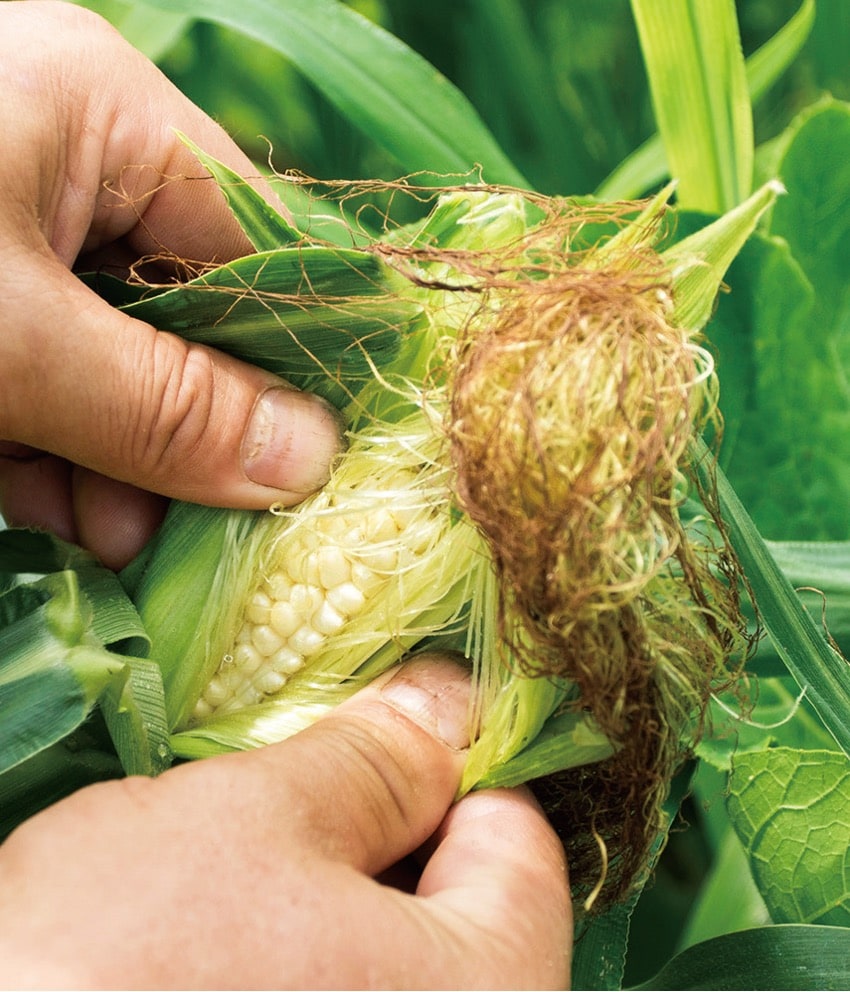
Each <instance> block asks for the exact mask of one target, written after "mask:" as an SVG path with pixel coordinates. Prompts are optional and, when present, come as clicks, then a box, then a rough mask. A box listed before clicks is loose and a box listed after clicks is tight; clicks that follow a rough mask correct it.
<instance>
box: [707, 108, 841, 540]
mask: <svg viewBox="0 0 850 992" xmlns="http://www.w3.org/2000/svg"><path fill="white" fill-rule="evenodd" d="M781 145H782V147H781V149H780V154H779V155H778V157H777V160H776V162H775V168H776V169H777V174H778V175H779V176H780V178H781V180H782V182H783V184H784V185H785V186H786V187H787V189H788V195H787V196H783V197H780V198H779V200H777V202H776V204H775V206H774V207H773V209H772V211H771V213H770V215H769V229H768V231H769V235H770V237H771V242H772V245H771V246H770V251H768V250H767V247H765V248H764V249H762V250H760V251H759V252H756V251H754V250H752V249H753V248H755V246H748V247H747V249H746V250H745V251H744V252H743V253H742V256H741V259H740V264H739V265H738V264H736V267H735V269H734V270H733V271H734V275H735V281H734V283H733V294H732V295H734V296H735V297H736V298H737V300H738V301H739V304H740V305H739V310H740V315H739V318H738V320H737V329H738V331H739V333H740V334H741V341H742V344H743V342H745V341H747V340H748V341H749V342H750V351H749V356H748V357H747V358H746V361H747V363H748V364H749V365H750V369H749V374H748V377H747V382H746V385H745V389H744V391H743V392H741V394H740V395H741V396H742V397H745V398H746V406H745V409H744V410H743V415H744V416H743V420H742V421H741V423H740V425H739V427H738V429H737V430H736V432H735V447H734V449H733V450H732V451H731V453H730V454H731V457H730V460H729V461H728V462H727V463H726V466H725V468H726V471H727V474H728V475H729V478H730V480H731V481H732V483H733V485H734V486H735V489H736V491H737V492H738V493H739V494H740V496H741V499H742V501H743V502H744V504H745V505H746V506H747V509H748V511H749V512H750V514H751V515H752V516H753V519H754V520H755V521H756V523H757V525H758V527H759V529H760V530H761V531H762V533H764V534H765V535H766V536H768V537H771V538H774V539H782V540H790V539H797V540H819V541H821V540H823V541H827V540H828V541H835V540H839V541H840V540H846V539H848V538H850V515H848V512H847V507H848V505H850V400H848V391H847V381H848V376H850V347H848V335H847V326H848V325H847V321H848V313H850V292H848V287H850V255H848V252H847V250H846V244H847V242H848V238H850V200H848V197H847V195H846V190H847V188H848V184H850V166H848V163H850V105H848V104H846V103H841V102H837V101H834V100H831V99H830V100H825V101H823V102H820V103H818V104H817V105H815V106H813V107H812V108H810V109H809V110H807V111H806V112H805V113H803V114H802V115H800V117H798V118H797V119H796V120H795V121H794V122H793V123H792V125H791V126H790V128H789V129H788V131H787V133H786V134H785V135H784V136H783V140H782V142H781ZM730 304H731V305H733V306H734V304H733V302H732V301H731V300H728V301H727V300H726V299H723V300H721V301H720V308H719V313H718V317H719V319H720V320H725V319H726V316H727V315H728V312H729V306H730ZM724 311H726V315H724ZM712 326H713V325H712ZM741 364H743V363H742V362H741V359H740V357H739V356H738V355H735V354H730V356H729V360H728V361H726V362H725V364H723V356H722V355H721V365H720V377H721V384H723V383H725V382H726V381H727V380H726V379H724V375H726V376H727V377H728V375H729V374H730V371H729V370H730V368H734V367H736V366H738V367H740V365H741ZM732 374H733V375H734V372H733V373H732ZM729 381H730V383H731V385H730V392H731V391H732V390H734V389H735V388H736V386H735V384H734V383H732V380H729ZM724 388H725V387H724ZM721 403H723V397H722V396H721ZM724 414H727V410H725V409H724ZM765 479H769V480H770V484H769V485H765Z"/></svg>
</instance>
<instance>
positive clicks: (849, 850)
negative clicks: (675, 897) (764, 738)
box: [727, 748, 850, 960]
mask: <svg viewBox="0 0 850 992" xmlns="http://www.w3.org/2000/svg"><path fill="white" fill-rule="evenodd" d="M727 807H728V810H729V816H730V819H731V821H732V825H733V826H734V828H735V831H736V832H737V834H738V836H739V837H740V839H741V842H742V843H743V845H744V848H745V849H746V851H747V854H748V856H749V859H750V865H751V867H752V872H753V878H754V879H755V880H756V883H757V885H758V887H759V891H760V892H761V894H762V897H763V898H764V901H765V903H766V904H767V907H768V909H769V910H770V915H771V918H772V919H773V920H774V921H776V922H777V923H822V924H830V925H838V926H843V927H846V926H850V762H849V761H848V759H847V756H846V755H844V754H841V753H840V752H836V751H822V750H821V751H799V750H794V749H792V748H771V749H769V750H765V751H759V752H752V753H749V754H741V755H739V756H738V757H737V758H735V760H734V761H733V765H732V774H731V776H730V779H729V798H728V800H727ZM848 960H850V958H848Z"/></svg>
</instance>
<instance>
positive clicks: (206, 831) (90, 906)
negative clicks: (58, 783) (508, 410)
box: [0, 656, 572, 989]
mask: <svg viewBox="0 0 850 992" xmlns="http://www.w3.org/2000/svg"><path fill="white" fill-rule="evenodd" d="M387 679H388V680H387ZM387 679H385V680H384V681H383V682H379V683H374V684H373V685H371V686H369V687H368V688H366V689H364V690H361V691H360V692H359V693H358V694H357V695H356V696H354V697H352V699H351V700H349V701H348V702H347V703H344V704H342V705H341V706H339V707H338V708H337V709H336V710H334V711H332V712H331V713H330V714H329V715H328V716H327V717H325V718H324V719H322V720H320V721H319V722H318V723H317V724H315V725H314V726H313V727H311V728H310V729H308V730H306V731H303V732H302V733H300V734H297V735H296V736H295V737H293V738H290V739H289V740H288V741H285V742H284V743H282V744H279V745H274V746H271V747H267V748H263V749H260V750H258V751H253V752H245V753H241V754H232V755H227V756H223V757H219V758H209V759H206V760H204V761H199V762H195V763H192V764H187V765H182V766H179V767H176V768H173V769H172V770H170V771H168V772H165V773H164V774H163V775H161V776H160V777H159V778H158V779H141V778H140V779H136V778H132V779H126V780H123V781H118V782H109V783H100V784H98V785H94V786H90V787H88V788H86V789H83V790H81V791H80V792H78V793H76V794H75V795H73V796H71V797H70V798H68V799H66V800H63V801H62V802H60V803H58V804H56V805H55V806H53V807H51V808H49V809H47V810H46V811H45V812H43V813H41V814H38V815H37V816H35V817H34V818H33V819H31V820H30V821H28V822H27V823H26V824H24V825H23V826H22V827H20V828H18V830H17V831H16V832H15V833H13V834H12V835H11V836H10V837H9V838H8V839H7V841H6V842H5V844H4V845H3V846H0V985H2V987H4V988H7V987H13V988H18V989H24V988H44V987H51V988H148V989H152V988H164V987H166V988H186V989H191V988H268V987H272V988H302V989H306V988H375V989H377V988H395V989H399V988H404V989H414V988H430V989H437V988H455V989H458V988H463V989H466V988H468V989H473V988H490V989H495V988H514V989H516V988H526V989H528V988H566V987H567V986H568V982H569V966H570V939H571V928H572V918H571V909H570V899H569V891H568V885H567V874H566V867H565V863H564V855H563V849H562V847H561V845H560V843H559V841H558V839H557V837H556V836H555V835H554V833H553V832H552V830H551V828H550V826H549V825H548V823H547V821H546V819H545V817H544V815H543V814H542V812H541V811H540V809H539V808H538V807H537V805H536V804H535V802H534V800H533V799H532V798H531V797H530V795H529V794H528V793H527V792H525V791H524V790H490V791H482V792H480V793H472V794H470V795H468V796H466V797H465V798H463V799H461V800H460V801H459V802H457V803H456V804H454V805H451V804H452V799H453V796H454V794H455V791H456V789H457V787H458V783H459V780H460V773H461V769H462V767H463V762H464V753H465V747H466V745H467V744H468V732H467V730H466V727H467V720H468V700H469V694H468V690H469V683H468V676H467V675H466V673H465V672H464V671H463V670H462V669H461V668H460V667H459V666H457V665H456V664H455V663H454V662H453V661H451V660H450V659H448V658H445V657H440V656H432V657H429V658H424V657H423V658H421V659H419V660H414V661H411V662H408V663H407V664H406V665H404V666H403V667H402V668H400V669H396V670H395V671H393V672H392V673H389V674H388V676H387ZM429 838H430V839H429ZM426 841H427V844H426ZM421 845H425V847H424V848H423V847H421ZM417 848H420V851H419V863H420V871H419V872H418V873H417V874H418V877H417V879H416V881H415V890H413V891H404V890H403V889H400V888H397V887H394V886H392V885H389V884H386V883H385V882H384V881H380V880H378V877H379V876H382V873H384V872H385V871H386V870H387V869H388V868H390V866H391V865H393V864H396V863H398V862H400V861H402V859H404V858H405V857H406V856H408V855H411V854H412V853H413V852H415V851H416V850H417ZM237 852H238V853H237ZM423 862H424V867H421V865H422V863H423Z"/></svg>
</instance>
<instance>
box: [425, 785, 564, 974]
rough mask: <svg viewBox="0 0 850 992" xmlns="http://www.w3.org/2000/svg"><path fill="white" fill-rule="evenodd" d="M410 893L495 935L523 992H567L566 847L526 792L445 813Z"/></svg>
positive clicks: (480, 797) (479, 799)
mask: <svg viewBox="0 0 850 992" xmlns="http://www.w3.org/2000/svg"><path fill="white" fill-rule="evenodd" d="M434 839H435V841H436V844H437V846H436V848H435V850H434V853H433V854H432V855H431V857H430V859H429V860H428V862H427V864H426V866H425V869H424V871H423V873H422V875H421V877H420V880H419V886H418V888H417V890H416V894H417V896H419V897H422V898H427V899H428V900H429V902H430V903H431V904H432V906H433V907H434V908H435V909H438V910H439V911H440V912H449V913H452V914H455V915H456V916H457V917H458V918H460V919H464V920H467V921H470V922H474V923H475V924H476V926H477V927H479V928H480V929H481V930H482V931H483V932H484V933H485V934H487V935H488V936H490V937H491V938H493V946H494V947H497V948H498V953H499V954H500V955H501V956H502V957H503V958H504V967H505V968H506V969H507V968H509V967H510V963H511V962H517V961H520V962H523V963H524V967H525V968H526V971H525V973H524V978H523V982H524V983H525V987H526V988H568V987H569V976H570V963H571V958H572V930H573V913H572V904H571V900H570V889H569V877H568V871H567V863H566V857H565V855H564V849H563V846H562V845H561V842H560V841H559V839H558V837H557V835H556V834H555V832H554V830H553V829H552V827H551V826H550V824H549V822H548V821H547V819H546V816H545V814H544V813H543V810H542V809H541V808H540V806H539V805H538V803H537V802H536V800H535V799H534V797H533V796H532V794H531V792H530V791H529V790H527V789H525V788H520V789H492V790H482V791H481V792H474V793H471V794H469V795H468V796H466V797H464V798H463V799H461V800H460V802H458V803H456V804H455V805H454V806H453V807H452V808H451V809H450V810H449V812H448V814H447V815H446V818H445V820H444V821H443V823H442V825H441V827H440V829H439V831H438V833H437V835H436V837H435V838H434Z"/></svg>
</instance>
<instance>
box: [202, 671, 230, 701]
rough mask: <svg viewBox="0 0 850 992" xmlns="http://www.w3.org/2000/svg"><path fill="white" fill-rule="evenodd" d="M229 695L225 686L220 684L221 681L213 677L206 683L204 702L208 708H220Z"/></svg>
mask: <svg viewBox="0 0 850 992" xmlns="http://www.w3.org/2000/svg"><path fill="white" fill-rule="evenodd" d="M229 695H230V693H229V692H228V690H227V686H226V685H225V684H224V683H223V682H222V680H221V679H219V678H216V677H215V676H213V678H211V679H210V680H209V682H208V683H207V687H206V689H205V690H204V701H205V702H206V703H207V705H208V706H212V707H213V708H215V707H216V706H221V704H222V703H223V702H224V701H225V699H227V697H228V696H229Z"/></svg>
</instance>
